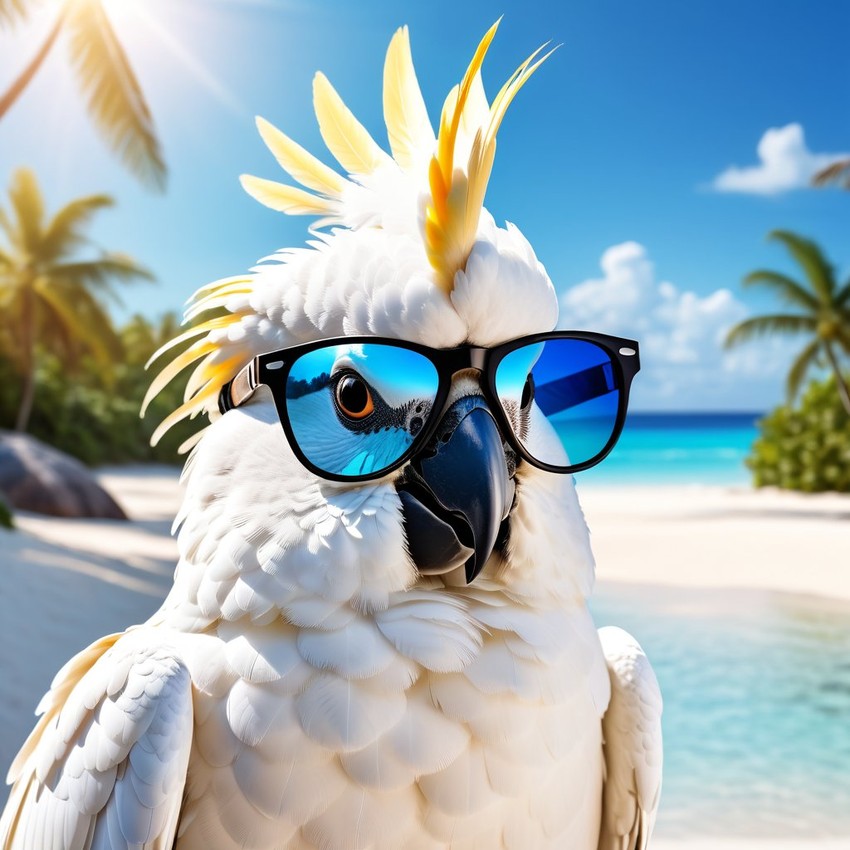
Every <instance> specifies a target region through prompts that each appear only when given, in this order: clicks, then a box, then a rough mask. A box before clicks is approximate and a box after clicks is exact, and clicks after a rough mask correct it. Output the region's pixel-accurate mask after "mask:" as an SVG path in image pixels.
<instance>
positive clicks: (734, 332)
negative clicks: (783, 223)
mask: <svg viewBox="0 0 850 850" xmlns="http://www.w3.org/2000/svg"><path fill="white" fill-rule="evenodd" d="M768 239H771V240H774V241H776V242H780V243H781V244H782V245H783V246H784V247H785V249H786V250H787V251H788V253H789V254H790V255H791V258H792V259H793V260H794V261H795V262H796V263H797V265H798V266H799V267H800V269H801V270H802V272H803V277H802V280H801V281H797V280H795V279H794V278H791V277H789V276H788V275H785V274H782V273H781V272H776V271H771V270H770V269H757V270H756V271H754V272H750V274H748V275H747V276H746V277H745V278H744V281H743V283H744V286H747V287H752V286H755V287H760V288H762V289H766V290H768V291H770V292H772V293H773V294H774V295H776V296H777V297H778V298H779V299H780V300H781V301H783V302H784V303H785V304H788V305H791V306H792V307H794V308H795V309H796V312H793V313H772V314H769V315H764V316H751V317H750V318H749V319H745V320H744V321H742V322H738V324H736V325H735V326H734V327H732V328H730V330H729V332H728V334H727V335H726V342H725V344H726V346H727V347H731V346H735V345H740V344H741V343H745V342H749V341H750V340H752V339H755V338H757V337H760V336H767V335H773V336H788V335H791V336H797V335H802V336H803V337H804V338H806V337H808V341H807V343H806V345H805V346H804V348H803V349H802V350H801V351H800V352H798V354H797V357H796V358H795V360H794V362H793V363H792V365H791V369H790V371H789V373H788V379H787V390H788V399H789V401H793V400H794V398H795V397H796V395H797V393H798V392H799V389H800V386H801V384H802V382H803V379H804V378H805V376H806V374H807V373H808V372H809V370H810V369H811V368H812V367H814V366H816V365H820V363H821V360H822V359H823V360H825V361H826V363H827V365H828V366H829V367H830V368H831V369H832V371H833V374H834V377H835V382H836V383H835V386H836V391H837V392H838V394H839V396H840V397H841V401H842V404H843V405H844V409H845V410H846V412H847V415H848V416H850V387H848V385H847V382H846V381H845V380H844V378H843V377H842V373H841V365H840V357H841V355H842V353H843V354H845V355H850V280H848V281H847V282H845V283H844V284H843V285H839V283H838V280H837V278H836V276H835V269H834V268H833V266H832V265H831V264H830V262H829V261H828V260H827V258H826V255H825V254H824V253H823V251H822V250H821V249H820V247H819V246H818V245H817V244H816V243H815V242H812V241H811V240H810V239H804V238H803V237H802V236H799V235H797V234H796V233H792V232H791V231H788V230H774V231H771V233H770V234H768Z"/></svg>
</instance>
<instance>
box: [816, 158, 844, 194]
mask: <svg viewBox="0 0 850 850" xmlns="http://www.w3.org/2000/svg"><path fill="white" fill-rule="evenodd" d="M812 183H813V184H814V185H815V186H832V185H833V184H835V183H839V184H841V185H842V187H843V188H845V189H850V159H839V160H837V161H836V162H833V163H831V164H830V165H827V167H826V168H822V169H821V170H820V171H818V172H817V173H816V174H815V176H814V177H813V178H812Z"/></svg>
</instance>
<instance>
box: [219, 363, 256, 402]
mask: <svg viewBox="0 0 850 850" xmlns="http://www.w3.org/2000/svg"><path fill="white" fill-rule="evenodd" d="M256 374H257V358H256V357H255V358H254V359H253V360H252V361H251V362H250V363H248V365H247V366H245V367H244V368H242V369H241V370H240V371H239V374H237V375H236V377H235V378H234V379H233V380H232V381H228V382H227V383H226V384H225V385H224V386H223V387H222V388H221V391H220V392H219V394H218V410H219V413H227V411H228V410H233V409H234V408H236V407H239V405H240V404H244V403H245V402H246V401H248V399H249V398H250V397H251V396H252V395H253V394H254V390H256V389H257V387H258V386H259V383H258V382H257V379H256V377H255V376H256Z"/></svg>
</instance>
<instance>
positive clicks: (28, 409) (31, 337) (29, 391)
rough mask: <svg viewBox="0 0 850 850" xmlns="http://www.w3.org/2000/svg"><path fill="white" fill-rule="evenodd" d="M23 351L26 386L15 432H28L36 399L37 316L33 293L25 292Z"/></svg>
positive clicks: (19, 407)
mask: <svg viewBox="0 0 850 850" xmlns="http://www.w3.org/2000/svg"><path fill="white" fill-rule="evenodd" d="M21 325H22V331H23V333H22V340H21V342H22V349H23V350H22V351H21V355H22V357H21V360H22V365H23V373H24V385H23V389H22V391H21V401H20V403H19V404H18V415H17V416H16V417H15V430H16V431H26V430H27V425H29V421H30V414H31V413H32V404H33V400H34V399H35V333H34V325H35V316H34V311H33V296H32V291H31V290H30V289H27V290H26V291H25V292H24V309H23V315H22V316H21Z"/></svg>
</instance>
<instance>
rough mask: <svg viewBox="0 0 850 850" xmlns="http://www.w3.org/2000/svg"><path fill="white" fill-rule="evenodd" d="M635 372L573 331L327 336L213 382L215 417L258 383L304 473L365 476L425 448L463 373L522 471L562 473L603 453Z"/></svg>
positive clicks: (602, 343) (617, 352) (630, 345)
mask: <svg viewBox="0 0 850 850" xmlns="http://www.w3.org/2000/svg"><path fill="white" fill-rule="evenodd" d="M639 368H640V360H639V355H638V344H637V343H636V342H635V341H633V340H629V339H620V338H618V337H613V336H607V335H605V334H597V333H589V332H583V331H552V332H551V333H542V334H534V335H532V336H526V337H521V338H519V339H515V340H512V341H510V342H506V343H504V344H502V345H497V346H495V347H493V348H481V347H478V346H472V345H462V346H459V347H457V348H428V347H427V346H424V345H417V344H416V343H412V342H403V341H401V340H395V339H386V338H382V337H375V336H358V337H337V338H334V339H327V340H322V341H320V342H310V343H305V344H303V345H294V346H291V347H289V348H283V349H281V350H279V351H272V352H269V353H267V354H261V355H259V356H258V357H255V358H254V359H253V360H252V361H251V362H250V363H249V364H248V365H247V366H245V368H244V369H242V370H241V371H240V372H239V374H238V375H237V376H236V377H235V378H234V379H233V380H232V381H230V382H229V383H228V384H225V385H224V387H223V388H222V390H221V393H220V395H219V410H220V411H221V412H222V413H225V412H226V411H228V410H230V409H232V408H235V407H239V405H241V404H244V403H245V402H246V401H247V400H248V399H249V398H250V397H251V395H252V394H253V393H254V391H255V390H256V389H257V387H259V386H260V385H265V386H267V387H269V389H270V390H271V393H272V396H273V398H274V403H275V406H276V408H277V412H278V416H279V417H280V421H281V424H282V425H283V430H284V432H285V434H286V438H287V440H288V441H289V444H290V446H291V447H292V450H293V451H294V452H295V455H296V456H297V458H298V459H299V461H300V462H301V463H302V464H303V465H304V466H305V467H307V469H309V470H311V471H312V472H314V473H315V474H317V475H319V476H320V477H322V478H327V479H330V480H332V481H369V480H372V479H376V478H380V477H382V476H384V475H386V474H387V473H388V472H391V471H392V470H394V469H397V468H398V467H399V466H401V465H402V464H403V463H405V462H406V461H407V460H408V459H409V458H411V457H412V456H413V455H414V454H416V452H417V451H419V450H421V449H422V448H423V447H424V446H426V445H427V444H428V441H429V440H430V439H431V437H432V436H433V434H434V432H435V431H436V429H437V426H438V424H439V420H440V415H441V414H442V412H443V408H444V406H445V403H446V399H447V398H448V395H449V390H450V387H451V381H452V377H453V376H454V375H455V374H457V373H458V372H461V371H463V370H465V369H474V370H476V371H478V372H480V374H481V391H482V393H483V395H484V398H485V399H486V400H487V402H488V403H489V405H490V409H491V412H492V413H493V416H494V418H495V420H496V422H497V423H498V426H499V429H500V431H501V433H502V437H503V439H505V440H506V441H507V442H508V443H509V444H510V445H511V446H512V447H513V448H514V449H515V450H516V452H517V453H518V454H519V455H520V457H522V458H523V459H525V460H526V461H528V462H529V463H530V464H532V465H533V466H536V467H539V468H540V469H544V470H546V471H548V472H559V473H571V472H578V471H580V470H582V469H587V468H588V467H591V466H593V465H594V464H597V463H599V461H601V460H602V459H603V458H604V457H605V456H606V455H607V454H608V453H609V452H610V451H611V449H612V448H614V445H615V443H616V442H617V439H618V437H619V436H620V432H621V431H622V429H623V423H624V422H625V419H626V409H627V407H628V397H629V388H630V386H631V382H632V378H634V376H635V375H636V374H637V371H638V369H639Z"/></svg>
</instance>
